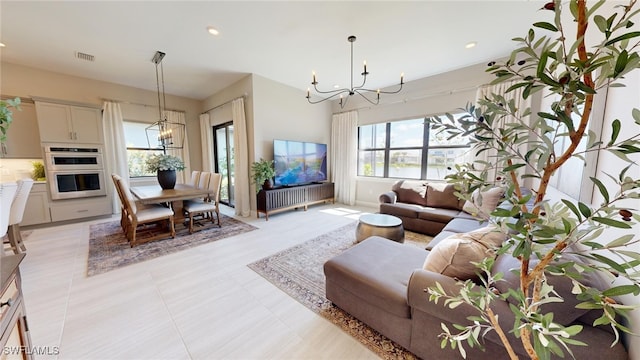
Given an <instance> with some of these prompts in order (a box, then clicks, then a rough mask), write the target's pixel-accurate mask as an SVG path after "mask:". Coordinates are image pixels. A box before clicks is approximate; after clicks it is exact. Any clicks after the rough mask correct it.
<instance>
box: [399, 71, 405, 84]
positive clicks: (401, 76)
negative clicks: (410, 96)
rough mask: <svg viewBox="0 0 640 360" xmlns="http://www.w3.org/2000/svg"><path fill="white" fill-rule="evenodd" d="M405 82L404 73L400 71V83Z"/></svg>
mask: <svg viewBox="0 0 640 360" xmlns="http://www.w3.org/2000/svg"><path fill="white" fill-rule="evenodd" d="M403 84H404V73H400V85H403Z"/></svg>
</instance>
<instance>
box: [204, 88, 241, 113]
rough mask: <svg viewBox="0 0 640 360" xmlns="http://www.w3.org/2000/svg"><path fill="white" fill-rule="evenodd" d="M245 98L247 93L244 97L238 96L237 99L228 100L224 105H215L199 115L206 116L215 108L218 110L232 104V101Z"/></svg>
mask: <svg viewBox="0 0 640 360" xmlns="http://www.w3.org/2000/svg"><path fill="white" fill-rule="evenodd" d="M246 98H247V93H245V94H244V95H242V96H239V97H237V98H235V99H231V100H229V101H227V102H225V103H222V104H220V105H216V106H214V107H212V108H211V109H207V110H205V111H203V112H201V113H200V115H203V114H206V113H208V112H209V111H211V110H215V109H217V108H219V107H223V106H225V105H227V104H230V103H232V102H233V100H238V99H246Z"/></svg>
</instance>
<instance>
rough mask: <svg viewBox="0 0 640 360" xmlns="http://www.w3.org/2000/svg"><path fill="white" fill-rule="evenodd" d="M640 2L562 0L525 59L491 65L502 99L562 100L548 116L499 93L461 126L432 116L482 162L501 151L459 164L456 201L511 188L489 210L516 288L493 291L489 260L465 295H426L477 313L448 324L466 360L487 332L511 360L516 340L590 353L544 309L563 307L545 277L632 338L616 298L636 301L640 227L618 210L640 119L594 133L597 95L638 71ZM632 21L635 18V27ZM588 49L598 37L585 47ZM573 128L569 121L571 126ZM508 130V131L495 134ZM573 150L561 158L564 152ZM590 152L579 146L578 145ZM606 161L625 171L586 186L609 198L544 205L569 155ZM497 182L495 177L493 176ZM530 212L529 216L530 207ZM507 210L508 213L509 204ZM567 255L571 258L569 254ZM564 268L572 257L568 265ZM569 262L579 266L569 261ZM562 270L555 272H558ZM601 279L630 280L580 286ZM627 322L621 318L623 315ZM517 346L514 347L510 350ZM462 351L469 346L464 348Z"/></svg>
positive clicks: (463, 289)
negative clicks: (571, 30) (608, 233)
mask: <svg viewBox="0 0 640 360" xmlns="http://www.w3.org/2000/svg"><path fill="white" fill-rule="evenodd" d="M636 1H637V0H630V1H629V2H628V3H626V4H625V5H626V6H618V7H616V8H615V13H613V14H608V16H602V15H598V14H597V10H598V8H600V7H601V6H602V5H603V4H604V3H605V2H604V1H599V2H597V3H594V4H593V6H591V7H587V4H586V1H584V0H572V1H571V2H570V4H569V8H568V9H562V8H561V2H560V1H559V0H555V1H554V2H551V3H548V4H546V5H545V6H544V9H546V10H549V11H544V12H543V13H542V14H543V15H548V16H549V17H550V18H552V20H550V21H549V22H538V23H535V24H534V25H533V26H534V28H533V29H531V30H529V33H528V34H527V36H526V37H524V38H516V39H514V41H516V42H517V43H518V49H517V50H515V51H514V52H513V53H512V54H511V56H510V58H509V59H508V60H506V61H505V62H503V63H493V62H492V63H490V64H489V68H488V70H487V71H488V72H490V73H492V74H494V75H495V76H496V78H495V80H494V81H493V84H497V83H501V82H506V81H513V85H511V86H510V88H509V89H508V90H507V92H510V91H513V90H515V89H521V90H523V98H525V99H526V98H528V97H530V96H532V95H533V94H534V93H536V92H539V91H541V90H544V91H545V92H546V93H550V94H552V95H553V96H555V97H554V99H558V100H556V101H555V102H554V103H553V105H552V106H551V108H550V109H542V110H541V112H538V113H537V114H531V110H530V109H529V108H526V109H521V108H518V107H517V106H516V105H515V104H514V102H513V101H508V100H507V99H506V98H505V97H504V96H503V94H502V95H501V94H492V95H491V96H488V97H487V98H485V99H483V100H480V101H479V102H478V104H477V106H476V105H468V106H467V108H466V109H465V115H464V116H462V117H461V118H459V119H454V118H453V117H452V116H451V115H449V114H448V115H447V117H446V118H443V119H440V118H437V117H435V118H430V119H428V121H430V122H431V124H432V126H433V127H434V128H437V129H439V131H443V132H446V133H448V134H449V136H451V137H455V136H470V138H471V139H472V140H471V142H472V147H473V150H474V152H475V154H476V155H479V154H482V153H483V152H485V151H488V150H491V151H494V154H495V155H492V156H490V157H489V158H488V160H487V161H476V162H474V163H472V164H466V165H464V166H458V167H457V168H456V171H455V173H454V174H452V175H449V176H448V177H447V178H448V181H449V182H452V183H454V184H456V188H457V189H458V191H459V193H458V196H459V197H461V198H465V199H469V198H470V194H471V192H472V191H473V190H475V189H484V188H487V187H489V186H494V185H495V184H494V182H495V181H496V180H498V181H499V182H501V183H502V184H501V185H503V186H505V187H506V189H507V190H506V195H505V204H503V206H501V207H499V208H498V209H497V210H495V211H494V212H492V213H491V214H490V215H491V217H490V220H489V221H490V222H492V223H495V224H496V225H497V226H499V227H500V228H501V229H502V231H504V232H505V233H507V234H508V239H507V241H505V243H504V244H503V246H502V247H501V248H500V249H499V250H498V251H497V253H498V254H501V255H507V256H513V257H514V258H517V260H518V261H519V263H520V269H519V282H520V287H519V288H516V289H510V290H509V292H507V293H503V294H500V293H498V292H497V291H495V290H494V289H493V288H492V286H493V284H495V283H497V282H498V281H501V278H502V275H504V274H499V273H498V274H492V273H491V267H492V266H493V263H494V259H491V258H490V259H485V261H483V262H482V263H480V264H478V268H479V269H478V273H479V274H481V276H480V281H481V282H482V284H483V285H484V287H478V286H476V285H475V284H474V283H473V282H472V281H466V282H459V290H460V291H459V293H455V294H452V293H446V292H445V291H444V289H443V288H442V287H441V286H436V287H433V288H430V289H428V290H427V291H428V293H429V299H430V301H435V302H443V303H444V304H445V305H446V306H448V307H450V308H455V307H457V306H465V307H472V308H474V309H475V310H476V312H477V313H478V315H477V316H474V317H472V318H469V320H470V322H469V323H468V324H463V325H456V326H455V329H450V328H448V327H447V326H446V325H445V324H443V325H442V326H443V330H444V333H443V334H442V337H443V341H442V346H443V347H445V346H447V344H449V345H450V346H452V347H454V348H458V349H459V350H460V353H461V354H462V356H463V357H464V356H465V351H464V349H463V345H464V346H481V338H482V336H483V335H484V334H486V333H487V332H488V331H496V333H497V334H498V336H499V337H500V340H501V342H502V343H503V345H504V346H505V348H506V350H507V352H508V353H509V356H510V357H511V358H517V355H516V353H515V351H514V350H513V345H512V344H513V342H514V341H515V342H521V343H522V346H523V348H524V349H525V351H526V353H527V354H528V355H529V357H531V358H532V359H537V358H543V359H546V358H549V357H550V356H551V355H552V354H556V355H560V354H567V353H569V354H571V346H588V345H589V344H584V343H581V342H579V341H576V340H574V339H572V336H574V335H576V334H578V333H579V332H580V331H581V329H582V327H581V326H577V325H573V326H568V327H564V326H562V325H560V324H557V323H554V322H553V313H545V311H544V308H543V307H542V305H543V304H546V303H551V302H562V301H563V298H561V296H560V295H558V294H557V293H556V292H555V291H554V289H553V286H551V285H550V284H549V283H548V282H547V276H548V274H553V275H554V276H565V277H568V278H570V281H571V282H572V283H573V290H572V293H573V294H572V296H575V297H576V299H578V303H579V304H578V305H577V307H578V308H582V309H600V310H602V316H601V317H600V318H598V319H597V320H595V322H594V325H610V326H611V327H612V329H613V330H614V331H615V333H616V339H617V336H618V333H619V331H624V332H629V329H627V328H626V327H625V326H624V325H623V324H621V323H620V322H619V319H620V316H622V317H624V316H625V315H626V313H627V312H628V311H630V310H632V309H633V308H634V306H627V305H622V304H619V303H617V302H616V300H615V299H614V298H613V297H615V296H619V295H625V294H634V295H638V294H640V271H639V270H640V269H639V268H640V253H638V252H636V251H633V250H632V249H630V248H629V245H632V244H637V243H638V242H640V238H639V237H638V235H637V234H636V233H635V232H636V231H635V230H634V229H632V226H633V225H634V224H637V223H638V222H640V215H639V213H638V209H627V208H623V207H621V206H620V205H619V204H620V201H621V200H623V199H636V201H637V199H638V198H640V192H639V191H638V189H639V188H640V179H639V178H637V176H638V164H636V163H634V162H633V161H632V160H631V159H630V158H629V156H630V155H631V154H634V156H637V154H638V153H640V110H639V109H629V112H628V116H629V117H630V118H633V122H634V123H633V124H632V125H631V126H630V127H628V128H624V129H622V126H621V122H620V121H619V120H615V121H613V122H612V125H611V133H612V135H611V137H610V138H608V139H602V140H599V138H598V136H597V134H596V133H594V132H593V131H591V130H588V129H589V122H590V121H591V119H592V106H593V100H594V95H595V94H597V93H598V92H600V91H604V90H605V89H606V88H607V87H608V86H621V85H620V84H618V83H617V80H619V79H621V78H622V77H623V76H624V75H625V74H628V73H629V72H631V71H639V70H638V68H639V66H640V65H639V64H640V57H639V56H638V48H639V47H640V42H639V40H638V39H640V32H638V31H631V30H629V28H631V27H632V26H634V23H633V22H632V21H631V19H632V18H633V17H634V16H635V15H637V14H638V12H639V10H638V9H637V8H638V7H637V6H636V5H637V4H636ZM561 11H570V12H571V15H572V17H573V19H572V20H574V22H566V23H563V22H562V21H561ZM634 20H635V19H634ZM574 24H575V26H577V32H576V34H577V35H576V36H575V38H573V37H572V38H569V36H568V34H567V30H568V26H574ZM587 25H589V26H590V27H591V28H593V29H591V31H592V32H594V33H596V34H597V35H596V36H599V37H600V38H599V39H597V40H596V41H597V42H594V41H590V43H591V44H593V43H596V44H597V45H595V46H593V47H589V48H588V49H587V46H586V45H585V42H586V39H585V36H588V35H593V34H592V33H591V32H590V33H589V34H586V29H587ZM589 40H593V39H589ZM572 118H573V119H572ZM500 122H502V125H501V126H494V124H498V123H500ZM561 139H565V140H567V143H568V144H569V145H568V146H567V147H566V148H563V149H562V148H559V147H558V146H557V143H559V142H560V140H561ZM583 139H584V140H585V141H586V146H585V147H584V148H581V147H579V146H578V145H579V143H580V142H581V141H582V140H583ZM601 151H608V152H611V153H612V154H615V155H616V156H617V157H618V158H619V159H620V161H621V163H623V164H624V165H623V166H621V167H620V168H619V169H618V173H615V174H606V175H607V176H608V179H606V183H607V184H609V183H615V186H611V185H609V186H606V185H605V182H604V181H603V180H601V179H597V178H595V177H592V178H591V181H592V182H593V185H594V189H596V191H597V192H598V193H599V194H600V197H601V198H602V199H603V201H602V203H601V204H595V205H590V204H586V203H582V202H577V201H575V200H572V199H562V201H560V202H558V203H551V202H550V201H548V196H547V193H548V190H549V189H548V186H549V180H550V179H551V176H552V175H553V174H554V173H555V172H556V171H557V170H558V169H559V168H560V167H562V166H563V165H564V164H565V163H566V162H567V160H569V159H570V158H572V157H578V158H582V157H583V156H585V155H586V154H587V153H591V152H601ZM494 171H495V173H496V174H497V176H496V178H495V179H494V178H490V176H489V174H490V173H493V172H494ZM525 183H530V184H532V185H531V186H530V187H531V190H532V194H531V195H525V194H523V193H522V192H521V187H523V186H524V185H525ZM527 202H529V203H532V204H533V205H532V206H527ZM505 205H506V206H505ZM611 227H613V228H618V229H622V230H623V233H625V235H622V236H620V237H617V238H609V237H604V236H602V237H601V236H600V235H601V234H602V233H603V231H604V230H605V229H607V228H611ZM570 255H572V256H570ZM567 258H568V259H567ZM572 259H573V261H572ZM559 264H560V265H559ZM593 271H598V272H600V273H601V274H604V275H609V277H611V274H615V275H616V276H618V277H619V278H625V280H624V281H618V282H617V284H619V283H624V284H623V285H611V283H612V282H611V281H609V282H608V284H609V285H610V287H609V288H608V289H604V290H599V289H596V288H592V287H590V286H588V285H585V283H584V282H583V281H582V280H583V276H582V274H586V273H590V272H593ZM507 299H509V301H510V303H511V305H510V307H511V310H512V312H513V314H514V317H515V320H514V322H513V324H508V325H505V323H504V322H502V323H499V322H498V318H497V316H496V315H495V314H494V313H493V311H492V308H491V304H492V302H495V301H505V300H507ZM618 315H620V316H618ZM510 340H511V343H510ZM465 343H466V344H465Z"/></svg>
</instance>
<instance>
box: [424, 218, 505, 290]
mask: <svg viewBox="0 0 640 360" xmlns="http://www.w3.org/2000/svg"><path fill="white" fill-rule="evenodd" d="M505 238H506V235H505V234H503V233H502V232H500V229H499V228H497V227H495V226H492V225H491V226H486V227H483V228H480V229H477V230H475V231H472V232H468V233H462V234H454V235H451V236H449V237H448V238H446V239H444V240H442V241H440V242H439V243H438V244H437V245H436V246H434V247H433V249H432V250H431V251H430V252H429V255H428V256H427V258H426V259H425V262H424V264H423V268H424V269H425V270H428V271H432V272H436V273H439V274H442V275H446V276H449V277H453V278H457V279H460V280H467V279H474V278H476V277H477V275H476V273H477V271H478V269H477V267H476V264H475V263H477V262H480V261H482V260H483V259H484V258H485V257H488V256H493V254H494V249H495V248H497V247H499V246H500V245H501V244H502V242H503V241H504V240H505Z"/></svg>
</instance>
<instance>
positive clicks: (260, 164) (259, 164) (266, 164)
mask: <svg viewBox="0 0 640 360" xmlns="http://www.w3.org/2000/svg"><path fill="white" fill-rule="evenodd" d="M273 163H274V161H273V160H271V161H267V160H264V159H263V158H260V161H255V162H254V163H253V164H251V172H252V174H253V181H254V182H255V183H256V192H257V191H259V190H260V186H262V189H271V188H272V187H273V185H272V184H271V179H272V178H273V177H274V176H275V175H276V171H275V169H274V168H273Z"/></svg>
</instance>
